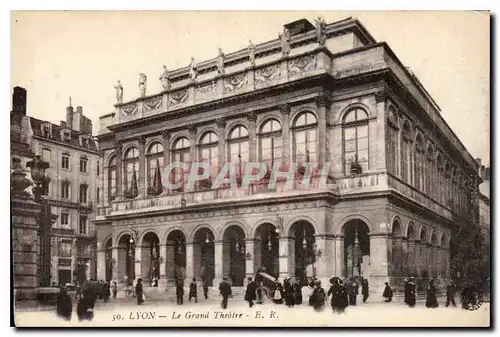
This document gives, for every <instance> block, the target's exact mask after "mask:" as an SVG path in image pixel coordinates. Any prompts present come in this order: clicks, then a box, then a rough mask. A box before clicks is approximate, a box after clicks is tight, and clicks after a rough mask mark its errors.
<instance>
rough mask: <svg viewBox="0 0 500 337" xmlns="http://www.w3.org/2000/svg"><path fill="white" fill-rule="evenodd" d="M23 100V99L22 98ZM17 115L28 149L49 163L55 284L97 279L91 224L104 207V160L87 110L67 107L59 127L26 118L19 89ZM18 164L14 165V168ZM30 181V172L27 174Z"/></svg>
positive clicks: (15, 156) (14, 154) (22, 92)
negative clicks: (101, 202) (101, 201)
mask: <svg viewBox="0 0 500 337" xmlns="http://www.w3.org/2000/svg"><path fill="white" fill-rule="evenodd" d="M22 96H24V99H22ZM13 100H14V104H13V114H14V115H16V116H18V117H16V118H17V119H20V120H21V121H22V122H20V123H18V124H20V125H21V129H22V131H20V133H21V134H22V135H23V137H24V139H25V141H26V143H27V144H29V150H30V151H31V152H32V153H33V154H35V155H40V156H41V157H42V158H43V160H45V161H47V162H49V163H50V168H49V169H48V170H47V172H46V175H47V176H48V178H49V183H48V191H47V196H45V198H46V199H47V200H48V202H49V204H50V206H51V208H52V213H53V214H56V215H57V216H58V218H57V221H56V223H55V224H54V225H53V226H52V231H51V232H52V249H51V254H52V260H51V284H56V285H59V284H66V283H74V282H75V281H77V280H80V281H82V280H84V279H90V278H95V277H96V275H95V268H96V266H95V230H94V226H93V224H92V221H93V219H94V210H95V205H97V204H98V203H99V193H100V191H99V187H98V186H99V183H98V181H99V179H100V174H99V171H100V162H99V154H98V147H97V143H96V141H95V139H94V137H93V136H92V122H91V121H90V119H88V118H87V117H85V116H84V115H83V111H82V107H77V108H76V110H75V109H74V108H73V107H72V106H69V107H67V108H66V120H65V121H61V123H60V125H57V124H53V123H51V122H49V121H45V120H40V119H37V118H33V117H29V116H27V115H26V90H25V89H23V88H19V87H16V88H14V98H13ZM11 156H12V162H13V163H14V162H15V165H21V167H23V168H25V169H26V160H24V159H22V158H21V157H20V156H19V154H18V153H17V152H12V153H11ZM13 165H14V164H13ZM27 173H28V176H27V177H28V178H31V177H30V175H29V170H27Z"/></svg>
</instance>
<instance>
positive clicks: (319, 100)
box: [316, 93, 330, 165]
mask: <svg viewBox="0 0 500 337" xmlns="http://www.w3.org/2000/svg"><path fill="white" fill-rule="evenodd" d="M316 105H317V106H318V138H319V139H318V147H319V153H318V160H319V163H320V165H323V164H324V163H325V162H326V111H327V109H329V108H330V99H329V97H328V95H327V94H325V93H322V94H320V95H319V96H318V97H316Z"/></svg>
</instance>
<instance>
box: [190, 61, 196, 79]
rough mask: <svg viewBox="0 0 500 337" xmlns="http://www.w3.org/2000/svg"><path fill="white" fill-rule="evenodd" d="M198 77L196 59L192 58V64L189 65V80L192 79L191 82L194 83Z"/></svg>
mask: <svg viewBox="0 0 500 337" xmlns="http://www.w3.org/2000/svg"><path fill="white" fill-rule="evenodd" d="M196 76H198V69H197V65H196V61H195V60H194V57H191V63H190V64H189V78H191V81H194V80H195V79H196Z"/></svg>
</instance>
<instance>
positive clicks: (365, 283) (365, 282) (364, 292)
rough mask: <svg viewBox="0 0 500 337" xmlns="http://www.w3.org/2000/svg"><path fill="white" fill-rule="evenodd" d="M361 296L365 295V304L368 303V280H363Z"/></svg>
mask: <svg viewBox="0 0 500 337" xmlns="http://www.w3.org/2000/svg"><path fill="white" fill-rule="evenodd" d="M361 294H362V295H363V303H366V300H367V299H368V297H369V289H368V280H367V279H365V278H363V279H362V280H361Z"/></svg>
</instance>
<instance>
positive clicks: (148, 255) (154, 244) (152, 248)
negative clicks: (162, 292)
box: [141, 232, 160, 287]
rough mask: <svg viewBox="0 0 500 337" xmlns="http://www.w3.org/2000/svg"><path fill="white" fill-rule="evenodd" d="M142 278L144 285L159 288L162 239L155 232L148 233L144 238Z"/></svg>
mask: <svg viewBox="0 0 500 337" xmlns="http://www.w3.org/2000/svg"><path fill="white" fill-rule="evenodd" d="M141 274H142V275H141V276H142V278H143V283H144V284H147V285H151V286H153V287H157V286H158V281H159V279H160V238H159V237H158V235H157V234H156V233H154V232H147V233H146V234H145V235H144V237H143V238H142V246H141Z"/></svg>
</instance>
